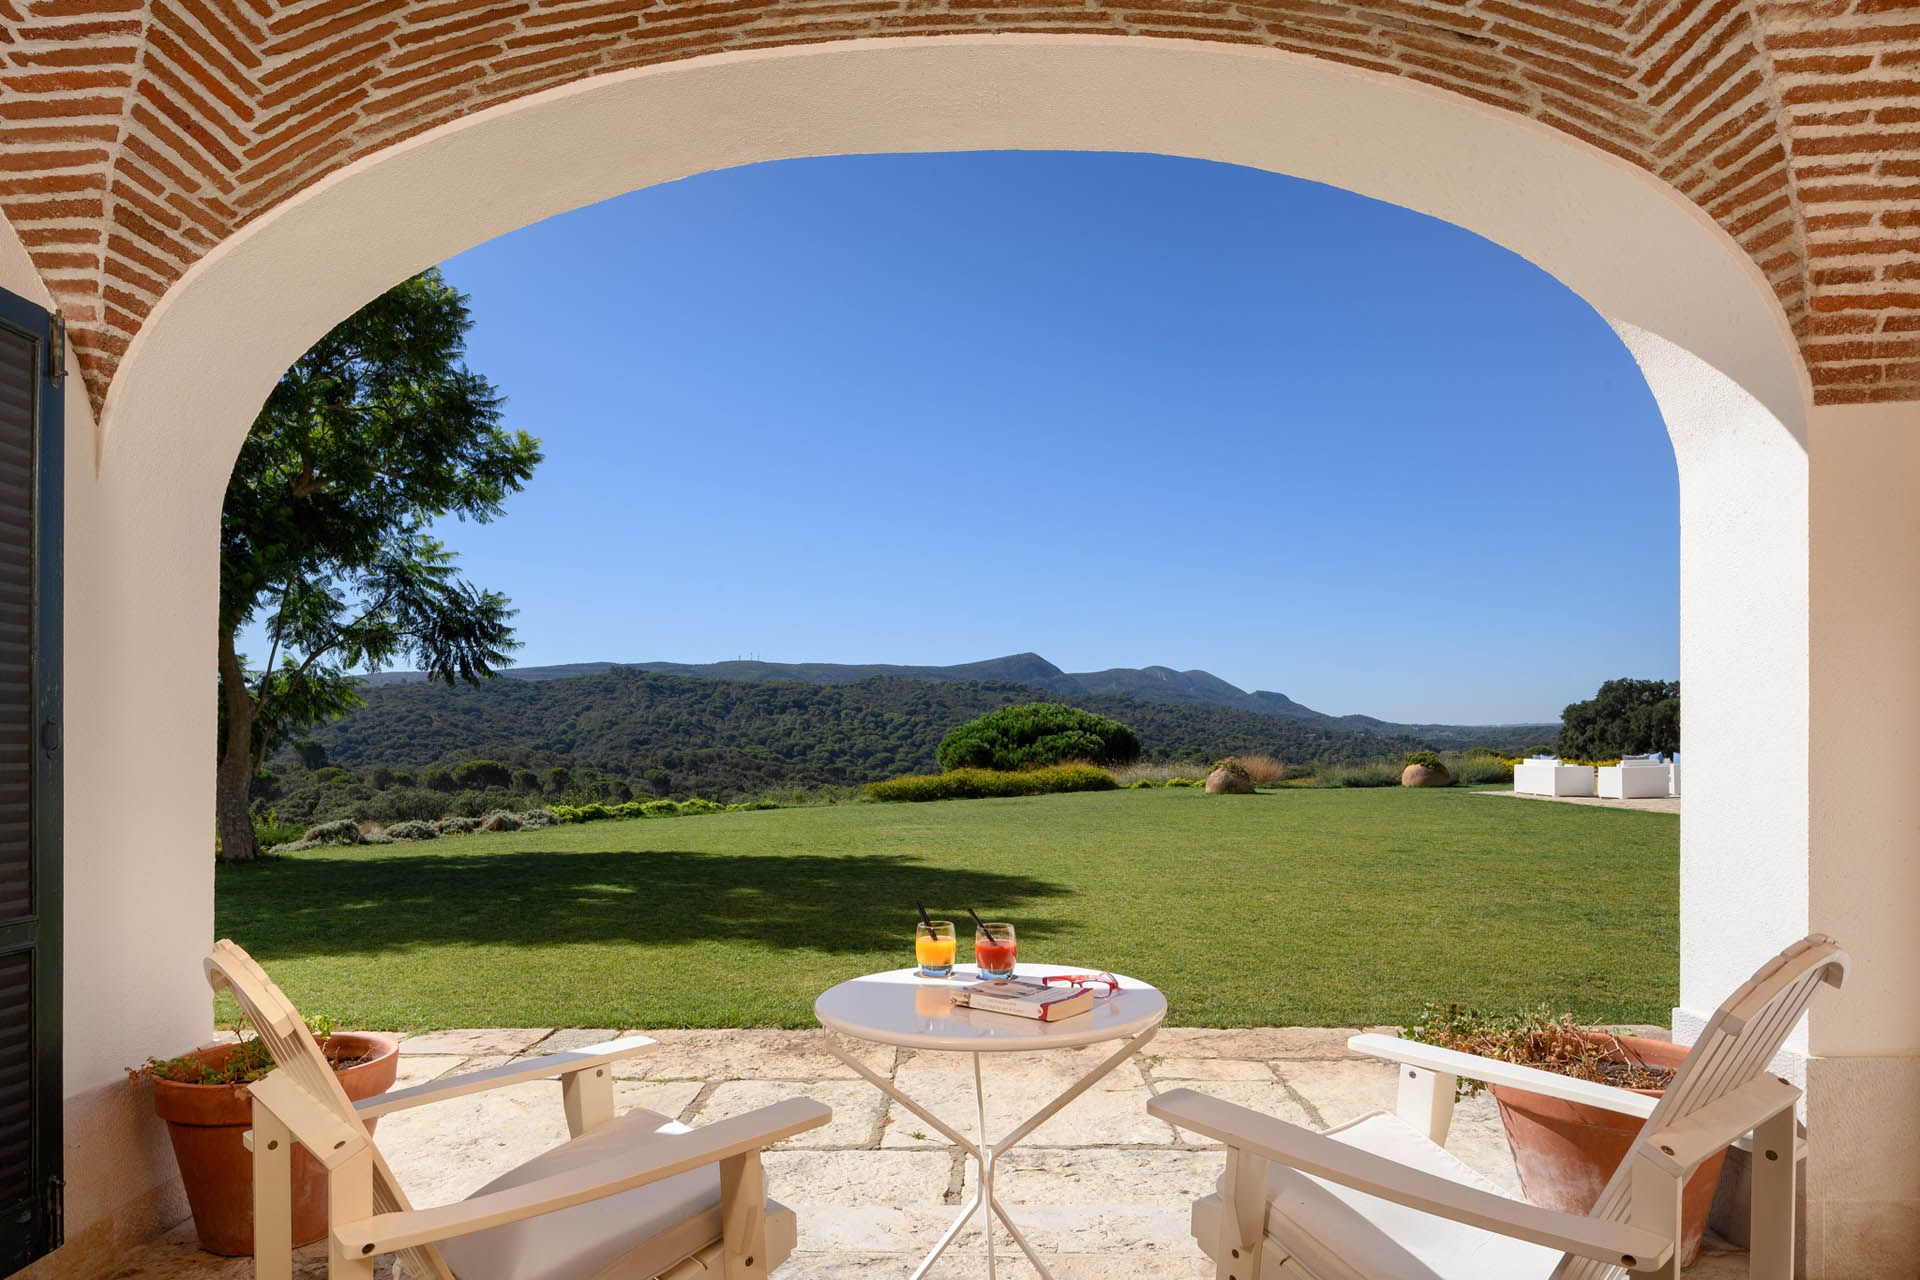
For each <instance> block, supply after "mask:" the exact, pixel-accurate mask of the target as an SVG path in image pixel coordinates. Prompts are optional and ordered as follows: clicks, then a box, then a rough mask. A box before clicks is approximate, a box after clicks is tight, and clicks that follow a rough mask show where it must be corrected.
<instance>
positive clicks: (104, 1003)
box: [0, 218, 225, 1274]
mask: <svg viewBox="0 0 1920 1280" xmlns="http://www.w3.org/2000/svg"><path fill="white" fill-rule="evenodd" d="M0 289H6V290H8V291H9V292H12V293H15V294H18V295H20V296H21V297H24V298H28V299H30V300H31V301H34V302H37V303H39V304H40V305H41V306H43V307H49V308H50V307H51V306H52V298H51V296H50V295H49V294H48V292H47V290H46V286H45V283H44V282H43V281H42V280H41V279H40V277H39V275H38V274H37V273H36V272H35V271H34V269H33V265H32V262H31V260H30V259H29V258H28V257H27V254H26V250H25V249H24V248H23V247H22V246H21V244H20V240H19V237H18V236H17V235H15V233H14V231H13V228H12V227H11V226H10V225H8V224H7V222H6V221H5V219H4V218H0ZM65 409H66V454H67V474H66V504H67V509H66V536H65V540H64V541H65V546H64V550H65V555H66V565H65V577H66V584H65V585H66V615H65V619H64V621H65V624H66V626H65V630H66V636H65V641H66V654H65V658H66V662H65V671H64V677H65V694H64V704H65V705H64V707H63V718H64V720H65V734H64V738H63V740H62V747H61V749H62V751H63V752H64V754H65V764H64V766H63V767H64V769H65V775H64V776H65V779H66V831H65V848H66V861H65V867H64V868H63V877H64V896H65V900H66V909H65V913H64V917H63V923H64V925H65V946H64V948H63V950H64V956H63V958H64V961H65V968H64V980H63V984H62V986H63V990H62V1002H63V1005H64V1009H65V1018H66V1034H65V1043H64V1045H63V1051H64V1054H65V1062H64V1066H65V1081H64V1090H63V1092H64V1095H65V1097H66V1107H65V1112H66V1118H65V1128H66V1134H65V1166H66V1167H65V1173H66V1179H67V1187H68V1191H67V1205H66V1218H67V1235H68V1239H69V1240H72V1241H74V1245H73V1247H71V1248H69V1249H66V1250H62V1252H61V1254H60V1255H56V1257H59V1258H63V1259H65V1262H64V1267H65V1269H66V1271H67V1274H101V1273H104V1271H105V1269H106V1265H105V1264H106V1263H107V1261H108V1260H109V1259H110V1258H111V1257H112V1250H113V1246H114V1244H115V1243H116V1241H117V1240H118V1239H120V1238H124V1237H138V1236H142V1235H149V1234H152V1233H153V1232H154V1231H155V1230H158V1229H160V1228H161V1227H164V1226H166V1225H168V1224H169V1223H171V1222H173V1221H177V1220H178V1218H179V1217H180V1215H181V1214H182V1213H183V1212H184V1211H185V1210H184V1205H185V1202H184V1200H183V1199H182V1198H181V1195H180V1192H179V1190H178V1187H177V1185H176V1180H175V1174H174V1170H173V1157H172V1154H171V1153H170V1152H169V1151H168V1150H167V1149H166V1142H165V1137H164V1134H163V1132H162V1131H161V1130H160V1128H159V1126H158V1125H157V1124H156V1123H154V1122H153V1120H152V1118H151V1116H150V1114H149V1112H150V1107H149V1104H148V1102H147V1099H146V1097H145V1093H144V1091H143V1090H139V1089H136V1088H134V1087H133V1086H132V1085H131V1084H129V1083H128V1081H127V1079H126V1075H125V1073H124V1071H123V1070H122V1068H124V1067H128V1066H134V1065H137V1064H139V1063H141V1062H144V1061H146V1059H147V1057H148V1055H149V1054H170V1053H172V1052H175V1051H177V1050H178V1049H180V1048H182V1047H185V1046H188V1045H191V1044H195V1043H200V1042H204V1040H205V1039H206V1037H207V1035H208V1034H209V1033H210V1032H211V1030H212V1024H211V1019H212V1008H213V1005H212V1000H211V998H210V996H209V994H208V992H207V988H206V986H205V984H204V983H202V982H198V981H197V974H198V964H199V958H200V956H201V955H203V954H204V953H205V950H206V943H207V940H208V938H209V936H210V935H211V933H212V930H213V863H212V855H211V848H210V844H211V842H210V837H209V831H210V829H211V818H210V815H211V814H212V812H213V810H212V808H211V806H212V803H213V793H212V786H211V779H210V777H208V776H206V771H205V770H204V769H196V768H194V767H192V765H193V761H194V760H195V759H196V752H195V751H194V750H193V749H191V748H190V747H187V746H186V745H185V744H183V743H182V742H181V741H180V739H179V737H178V735H177V733H176V732H174V731H173V730H169V729H168V728H167V720H168V718H169V717H171V716H174V715H178V714H179V713H180V711H181V710H182V705H183V704H184V703H186V702H189V701H190V702H192V703H194V704H195V714H194V716H190V717H189V720H188V722H187V723H189V724H192V723H194V721H195V720H196V719H204V718H205V716H204V711H203V710H202V709H203V708H204V706H205V704H206V703H207V702H208V700H209V699H210V698H211V697H212V671H213V668H212V661H211V659H210V658H209V657H208V656H207V654H206V651H205V650H206V645H207V644H210V643H211V642H212V628H211V625H210V620H211V616H212V615H211V614H208V613H206V612H205V610H206V609H208V608H211V597H205V598H198V599H196V598H193V597H191V596H183V595H182V594H181V592H182V590H183V586H184V585H186V583H188V582H190V581H192V582H197V579H198V578H199V577H200V576H202V575H191V576H190V578H187V579H183V577H182V575H181V574H180V573H179V572H178V569H179V565H180V562H181V559H182V556H183V552H182V549H181V548H182V547H183V546H187V545H197V544H198V543H201V542H203V541H204V538H196V539H193V540H192V541H191V542H189V541H186V540H182V541H179V542H175V543H174V545H172V546H169V545H168V541H169V539H171V538H175V537H178V536H179V535H181V534H184V533H187V532H188V531H189V529H190V528H191V527H192V526H194V525H198V526H202V527H205V526H206V525H207V515H206V511H205V509H204V499H203V500H202V501H201V502H199V503H195V504H194V510H193V513H192V515H191V517H190V518H188V516H187V513H186V512H185V511H182V512H177V513H174V517H173V518H165V519H161V522H160V523H159V524H158V525H155V524H154V523H153V521H154V520H155V519H156V511H155V508H156V507H164V506H165V505H166V498H167V493H168V490H166V489H163V488H156V487H155V486H154V484H153V483H152V482H153V481H154V480H155V477H152V476H141V475H137V474H135V473H133V472H132V471H130V470H127V471H120V472H117V473H116V474H114V475H111V476H108V475H96V474H95V470H94V456H95V445H96V438H95V437H96V433H95V430H94V420H93V410H92V407H91V405H90V404H89V403H88V400H87V394H86V389H85V386H84V385H83V383H82V381H81V378H80V374H79V366H78V364H77V363H76V362H74V360H73V359H72V353H71V352H69V353H68V362H67V378H66V403H65ZM220 483H221V487H222V488H224V486H225V478H224V476H223V477H222V478H221V482H220ZM203 487H204V486H203ZM216 500H217V499H216ZM217 511H218V508H217V507H216V508H215V513H216V518H217ZM154 534H157V536H152V535H154ZM189 589H190V588H189ZM150 627H151V631H152V633H154V634H159V635H168V636H169V639H168V641H167V642H166V643H163V645H162V646H161V649H160V652H159V653H156V654H149V653H146V652H144V651H143V650H144V646H143V643H142V640H143V637H145V636H146V635H148V634H149V631H150ZM196 636H200V637H203V638H202V639H201V640H200V642H199V643H198V644H197V645H196V644H195V643H194V638H195V637H196ZM196 650H197V651H198V652H196ZM160 654H165V655H166V662H163V661H162V660H161V657H160ZM168 663H170V664H171V665H167V664H168ZM205 742H206V751H207V752H211V751H212V749H213V742H212V738H211V737H208V738H206V739H205ZM96 1263H97V1264H98V1265H97V1266H96V1265H95V1264H96ZM49 1274H57V1272H54V1271H50V1272H49Z"/></svg>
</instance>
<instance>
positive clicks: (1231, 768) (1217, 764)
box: [1207, 756, 1253, 782]
mask: <svg viewBox="0 0 1920 1280" xmlns="http://www.w3.org/2000/svg"><path fill="white" fill-rule="evenodd" d="M1222 769H1225V770H1226V771H1227V772H1228V773H1231V774H1234V775H1236V776H1238V777H1242V778H1245V779H1246V780H1247V781H1248V782H1252V781H1253V774H1252V773H1250V772H1248V770H1247V766H1246V765H1244V764H1241V763H1240V757H1239V756H1228V757H1226V758H1225V759H1223V760H1216V761H1214V762H1213V768H1211V769H1209V770H1207V772H1208V773H1210V774H1211V773H1217V772H1219V771H1220V770H1222Z"/></svg>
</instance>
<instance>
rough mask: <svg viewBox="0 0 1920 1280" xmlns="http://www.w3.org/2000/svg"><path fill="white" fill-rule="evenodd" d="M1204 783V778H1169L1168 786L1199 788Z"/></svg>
mask: <svg viewBox="0 0 1920 1280" xmlns="http://www.w3.org/2000/svg"><path fill="white" fill-rule="evenodd" d="M1204 781H1206V779H1204V778H1168V779H1167V785H1168V786H1170V787H1197V786H1199V785H1200V784H1201V783H1202V782H1204Z"/></svg>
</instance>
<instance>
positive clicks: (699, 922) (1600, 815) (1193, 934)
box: [218, 788, 1679, 1029]
mask: <svg viewBox="0 0 1920 1280" xmlns="http://www.w3.org/2000/svg"><path fill="white" fill-rule="evenodd" d="M1678 866H1679V821H1678V819H1677V818H1675V817H1673V816H1671V815H1668V814H1653V813H1637V812H1623V811H1608V810H1603V809H1597V808H1591V807H1582V806H1576V805H1559V804H1545V803H1539V802H1535V801H1525V800H1511V799H1505V798H1497V797H1487V796H1478V795H1475V794H1473V793H1471V792H1467V791H1460V790H1448V791H1411V790H1408V791H1402V790H1399V789H1397V788H1395V789H1387V790H1371V791H1358V790H1355V791H1318V790H1301V791H1281V792H1274V793H1263V794H1260V795H1257V796H1252V797H1244V798H1242V797H1218V796H1206V795H1203V794H1201V793H1200V792H1199V791H1197V790H1187V789H1167V790H1141V791H1119V792H1106V793H1096V794H1086V795H1061V796H1040V797H1031V798H1024V799H1010V800H971V801H946V802H940V803H934V804H917V805H916V804H896V805H875V804H861V805H838V806H831V807H823V808H811V809H783V810H766V811H760V812H750V813H731V814H714V815H710V816H705V817H689V818H673V819H646V820H640V821H629V822H598V823H588V824H584V825H579V826H566V827H553V828H548V829H545V830H541V831H529V832H518V833H513V834H500V835H474V836H464V837H456V838H451V839H441V840H435V841H427V842H423V843H418V844H398V845H393V846H384V847H371V848H357V849H323V850H313V851H310V852H307V853H301V854H292V855H283V856H277V857H272V858H269V859H267V860H265V861H263V862H261V863H258V864H255V865H252V866H242V867H222V868H221V869H220V872H219V876H218V921H219V931H220V934H221V936H223V937H230V938H233V939H234V940H235V941H237V942H239V943H240V944H241V945H242V946H244V947H246V948H248V949H249V950H250V951H252V952H253V954H254V956H255V957H257V958H258V959H259V960H260V961H261V962H262V963H263V964H265V965H266V966H267V968H268V970H269V971H270V972H271V973H272V974H273V975H274V977H275V978H276V979H278V981H279V982H280V984H281V985H282V986H283V987H285V988H286V990H287V992H288V993H289V994H290V995H291V996H292V997H293V999H294V1000H295V1002H296V1003H298V1004H299V1005H300V1007H301V1008H302V1009H303V1010H305V1011H307V1012H309V1013H312V1012H322V1013H329V1014H332V1015H333V1016H334V1017H335V1018H336V1019H337V1020H339V1021H340V1022H342V1023H344V1024H345V1025H349V1026H359V1027H375V1028H387V1029H428V1028H439V1027H456V1026H556V1025H557V1026H589V1027H634V1026H652V1027H661V1026H697V1027H714V1026H782V1027H803V1026H811V1025H813V1020H812V1014H811V1006H812V1000H813V997H814V996H815V995H817V994H818V993H819V992H820V991H821V990H823V989H825V988H826V987H827V986H829V985H831V984H833V983H835V982H838V981H840V980H841V979H844V978H849V977H853V976H855V975H857V974H860V973H864V972H869V971H872V970H875V969H880V968H891V967H895V966H900V965H905V964H909V963H911V962H912V943H911V936H912V923H913V919H914V913H913V899H915V898H924V899H926V901H927V904H928V906H929V907H931V908H933V909H934V910H935V911H936V912H937V913H938V914H940V915H942V916H951V917H953V918H955V919H961V920H964V919H965V909H966V907H967V906H968V905H971V906H973V907H975V908H976V909H977V910H979V912H980V913H981V915H982V916H985V917H987V918H989V919H1006V920H1012V921H1014V922H1015V923H1016V924H1017V925H1018V927H1019V930H1020V943H1021V946H1020V955H1021V958H1022V959H1023V960H1032V961H1040V962H1057V963H1068V964H1076V965H1086V966H1090V967H1095V968H1112V969H1116V970H1119V971H1122V972H1125V973H1129V974H1132V975H1134V976H1136V977H1139V978H1144V979H1146V980H1148V981H1150V982H1153V983H1155V984H1156V985H1158V986H1159V987H1160V988H1161V989H1163V990H1164V991H1165V992H1166V993H1167V996H1168V998H1169V1000H1170V1001H1171V1003H1172V1015H1171V1018H1170V1021H1172V1022H1173V1023H1176V1024H1182V1025H1189V1026H1250V1025H1267V1024H1305V1025H1321V1026H1343V1025H1353V1024H1356V1023H1381V1022H1387V1023H1391V1022H1398V1021H1401V1020H1403V1019H1404V1017H1405V1016H1406V1015H1407V1014H1409V1013H1410V1012H1412V1011H1414V1010H1417V1009H1418V1007H1419V1006H1420V1004H1421V1003H1422V1002H1423V1001H1425V1000H1429V999H1436V1000H1459V1001H1463V1002H1466V1003H1470V1004H1475V1005H1479V1006H1481V1007H1486V1008H1517V1007H1524V1006H1531V1005H1534V1004H1537V1003H1539V1002H1542V1001H1547V1002H1551V1003H1552V1004H1553V1005H1554V1006H1555V1007H1556V1008H1569V1009H1571V1010H1573V1011H1574V1012H1575V1013H1576V1014H1579V1015H1580V1016H1581V1017H1583V1018H1590V1019H1593V1020H1596V1021H1632V1022H1664V1021H1665V1020H1666V1019H1667V1016H1668V1012H1669V1009H1670V1008H1671V1006H1672V1004H1673V1001H1674V997H1675V993H1676V985H1677V980H1678V977H1677V974H1678V959H1677V957H1678V948H1679V941H1678V929H1677V919H1676V912H1677V889H1678ZM962 936H963V938H965V939H970V938H971V933H970V932H968V931H967V930H962Z"/></svg>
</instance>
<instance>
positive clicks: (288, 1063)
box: [205, 938, 453, 1280]
mask: <svg viewBox="0 0 1920 1280" xmlns="http://www.w3.org/2000/svg"><path fill="white" fill-rule="evenodd" d="M205 967H206V973H207V983H208V985H210V986H211V987H212V988H213V989H214V990H215V991H220V990H223V989H224V990H227V991H231V992H232V993H233V998H234V999H235V1000H237V1001H239V1002H240V1007H241V1009H243V1010H245V1011H246V1015H247V1021H249V1022H251V1023H252V1024H253V1028H254V1030H255V1032H257V1033H258V1034H259V1036H260V1040H261V1043H263V1044H264V1045H266V1047H267V1052H268V1054H270V1055H271V1056H272V1058H273V1063H274V1066H275V1067H277V1068H278V1069H279V1072H280V1073H281V1074H283V1075H285V1076H286V1077H287V1079H288V1080H290V1081H291V1082H292V1083H294V1084H297V1085H299V1086H300V1088H301V1090H302V1091H303V1092H305V1093H306V1094H307V1095H308V1096H309V1097H311V1098H312V1099H313V1101H315V1102H316V1103H318V1104H320V1105H321V1106H323V1107H325V1108H326V1109H327V1110H329V1111H331V1112H333V1113H334V1114H335V1115H337V1116H340V1117H341V1118H342V1119H345V1120H348V1121H350V1122H351V1123H353V1124H360V1123H362V1121H361V1119H360V1117H359V1115H358V1114H357V1113H356V1112H355V1111H354V1109H353V1102H352V1100H351V1099H349V1098H348V1097H347V1091H346V1090H345V1089H343V1088H341V1087H340V1081H339V1078H338V1077H336V1076H335V1075H334V1073H333V1064H332V1063H330V1062H329V1061H327V1055H326V1053H325V1052H324V1051H323V1050H322V1049H321V1048H320V1042H319V1041H317V1040H315V1039H314V1038H313V1032H311V1031H309V1030H308V1029H307V1023H306V1019H304V1018H302V1017H301V1016H300V1011H299V1010H297V1009H295V1008H294V1007H293V1002H292V1001H291V1000H289V999H287V995H286V992H284V991H282V990H280V988H279V987H278V986H276V985H275V984H274V981H273V979H271V978H269V977H268V976H267V971H266V970H265V969H262V968H261V967H260V966H259V964H257V963H256V962H255V961H254V958H253V957H252V956H250V955H248V954H247V953H246V952H245V951H244V950H242V949H241V948H240V947H238V946H236V945H234V944H233V943H232V942H229V941H227V940H226V939H224V938H223V939H221V940H220V941H219V942H216V943H215V944H214V946H213V951H212V952H211V954H209V955H208V956H207V959H206V966H205ZM412 1207H413V1206H412V1205H411V1204H409V1203H408V1202H407V1195H406V1192H404V1191H402V1190H401V1189H400V1184H399V1182H398V1181H396V1180H395V1178H394V1176H393V1171H392V1170H391V1169H389V1168H388V1167H387V1162H386V1160H385V1159H383V1158H382V1157H381V1155H380V1150H379V1148H378V1147H375V1148H374V1151H373V1211H374V1212H375V1213H399V1212H402V1211H405V1210H407V1209H410V1208H412ZM399 1258H400V1261H401V1262H402V1263H403V1264H405V1266H406V1269H407V1274H408V1275H410V1276H413V1277H416V1278H417V1280H453V1273H452V1272H451V1271H449V1270H448V1269H447V1264H446V1262H445V1261H444V1260H443V1259H442V1258H441V1257H440V1252H439V1250H437V1249H434V1248H432V1247H431V1246H425V1247H421V1248H415V1249H406V1250H402V1251H401V1253H400V1254H399Z"/></svg>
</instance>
